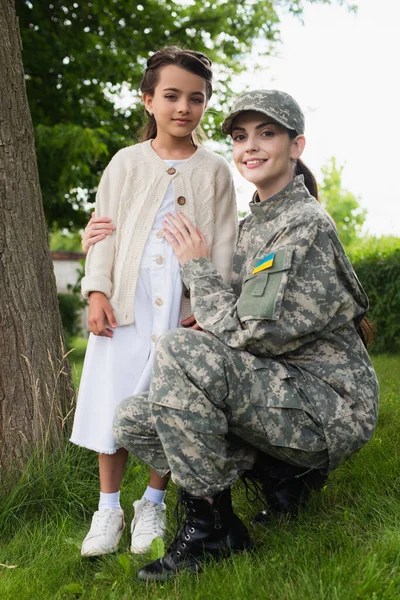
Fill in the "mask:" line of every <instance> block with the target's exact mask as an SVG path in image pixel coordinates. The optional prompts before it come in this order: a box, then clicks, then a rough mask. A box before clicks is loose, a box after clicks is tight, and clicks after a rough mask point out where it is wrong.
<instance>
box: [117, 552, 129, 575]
mask: <svg viewBox="0 0 400 600" xmlns="http://www.w3.org/2000/svg"><path fill="white" fill-rule="evenodd" d="M118 562H119V564H120V565H121V567H122V568H123V570H124V571H125V574H126V575H129V573H130V570H131V563H130V560H129V558H128V557H127V556H126V554H120V555H119V556H118Z"/></svg>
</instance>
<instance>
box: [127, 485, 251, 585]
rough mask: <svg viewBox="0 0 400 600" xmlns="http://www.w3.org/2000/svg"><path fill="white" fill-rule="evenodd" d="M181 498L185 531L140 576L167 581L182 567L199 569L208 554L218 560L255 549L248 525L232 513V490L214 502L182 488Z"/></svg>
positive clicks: (219, 495)
mask: <svg viewBox="0 0 400 600" xmlns="http://www.w3.org/2000/svg"><path fill="white" fill-rule="evenodd" d="M180 501H181V502H182V503H183V505H184V507H185V509H186V518H185V521H184V524H183V527H182V530H181V531H180V532H179V533H178V534H177V535H176V537H175V540H174V541H173V542H172V544H171V546H170V547H169V548H168V550H167V553H166V554H165V556H163V558H159V559H158V560H155V561H154V562H152V563H150V564H149V565H146V566H145V567H144V568H143V569H141V571H139V573H138V577H139V579H143V580H148V581H151V580H153V581H165V580H167V579H171V578H172V577H174V576H175V575H177V574H178V573H179V572H180V571H182V570H188V571H192V572H197V571H199V570H200V569H201V563H202V562H204V561H205V560H206V559H207V558H208V557H212V558H214V559H215V560H219V559H220V558H224V557H227V556H229V554H231V553H232V552H240V551H243V550H250V549H251V548H252V542H251V540H250V536H249V533H248V531H247V529H246V527H245V526H244V524H243V523H242V522H241V520H240V519H239V517H238V516H236V515H235V513H234V512H233V508H232V501H231V491H230V489H228V490H224V491H223V492H220V493H219V494H217V495H216V496H214V497H213V503H212V504H211V503H210V502H209V501H208V500H205V499H203V498H198V497H196V496H191V495H190V494H188V493H187V492H184V491H183V490H182V491H181V500H180ZM178 502H179V501H178Z"/></svg>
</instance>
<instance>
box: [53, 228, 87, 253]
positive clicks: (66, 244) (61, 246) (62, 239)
mask: <svg viewBox="0 0 400 600" xmlns="http://www.w3.org/2000/svg"><path fill="white" fill-rule="evenodd" d="M50 250H51V251H52V252H82V245H81V234H80V232H78V231H75V232H73V233H72V232H71V231H69V230H67V229H63V230H61V229H56V228H53V230H52V231H51V232H50Z"/></svg>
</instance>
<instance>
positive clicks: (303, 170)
mask: <svg viewBox="0 0 400 600" xmlns="http://www.w3.org/2000/svg"><path fill="white" fill-rule="evenodd" d="M288 132H289V138H290V139H291V140H294V138H296V137H297V136H298V133H297V131H295V130H294V129H288ZM295 175H296V176H297V175H303V176H304V185H305V186H306V188H307V189H308V191H309V192H310V194H311V196H314V198H315V199H316V200H318V202H319V198H318V184H317V180H316V179H315V177H314V175H313V174H312V173H311V171H310V169H309V168H308V167H307V165H305V164H304V163H303V161H302V160H301V159H300V158H298V159H297V161H296V171H295Z"/></svg>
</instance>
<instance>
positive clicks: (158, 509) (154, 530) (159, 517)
mask: <svg viewBox="0 0 400 600" xmlns="http://www.w3.org/2000/svg"><path fill="white" fill-rule="evenodd" d="M133 508H134V509H135V516H134V517H133V520H132V523H131V534H132V541H131V552H133V553H134V554H144V553H145V552H148V551H149V550H150V544H151V542H152V541H153V540H154V538H156V537H164V534H165V527H166V512H165V511H166V506H165V504H164V502H163V503H162V504H157V503H156V502H150V500H146V498H142V499H141V500H136V502H134V503H133Z"/></svg>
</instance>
